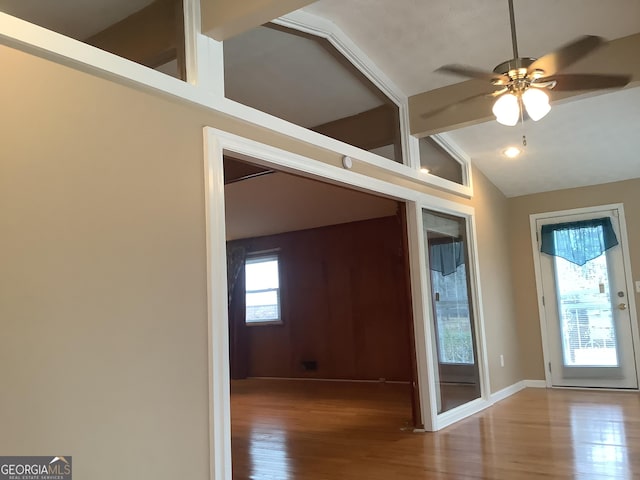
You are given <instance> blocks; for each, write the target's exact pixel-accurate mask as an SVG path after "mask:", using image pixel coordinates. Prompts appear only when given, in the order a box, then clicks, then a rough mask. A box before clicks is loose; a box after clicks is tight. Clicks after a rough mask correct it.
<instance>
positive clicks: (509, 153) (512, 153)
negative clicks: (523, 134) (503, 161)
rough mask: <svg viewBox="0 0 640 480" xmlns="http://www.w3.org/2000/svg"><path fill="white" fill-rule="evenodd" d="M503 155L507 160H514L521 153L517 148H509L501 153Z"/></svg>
mask: <svg viewBox="0 0 640 480" xmlns="http://www.w3.org/2000/svg"><path fill="white" fill-rule="evenodd" d="M502 153H503V155H504V156H505V157H508V158H516V157H517V156H518V155H520V154H521V153H522V150H520V149H519V148H518V147H509V148H507V149H505V150H503V151H502Z"/></svg>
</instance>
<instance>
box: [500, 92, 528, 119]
mask: <svg viewBox="0 0 640 480" xmlns="http://www.w3.org/2000/svg"><path fill="white" fill-rule="evenodd" d="M492 111H493V114H494V115H495V116H496V120H497V121H498V123H501V124H502V125H507V126H509V127H513V126H514V125H515V124H517V123H518V118H519V117H520V105H518V98H517V97H516V96H515V95H513V94H512V93H507V94H505V95H501V96H500V97H499V98H498V100H496V103H494V104H493V109H492ZM527 111H528V110H527Z"/></svg>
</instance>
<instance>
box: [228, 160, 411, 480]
mask: <svg viewBox="0 0 640 480" xmlns="http://www.w3.org/2000/svg"><path fill="white" fill-rule="evenodd" d="M247 160H248V159H246V158H245V159H238V158H233V157H232V156H230V155H227V156H225V157H224V160H223V164H224V178H225V223H226V236H227V266H228V280H227V283H228V288H229V314H228V318H229V358H230V370H231V371H230V376H231V379H232V380H231V388H230V391H231V414H232V415H231V418H232V424H231V432H232V445H233V449H232V454H233V459H234V461H235V462H237V463H238V464H240V465H242V466H243V467H242V468H246V466H247V464H251V465H254V467H255V465H257V464H260V461H259V459H256V458H253V456H255V451H254V450H255V448H253V447H252V445H255V444H256V441H257V440H256V438H258V437H259V438H261V439H262V440H261V442H262V443H261V444H265V442H264V439H265V438H271V435H272V434H273V431H272V430H273V428H272V427H273V426H266V425H265V421H264V418H262V417H261V418H262V420H259V421H258V422H257V423H258V424H257V425H253V426H249V425H247V423H246V422H247V420H248V419H249V418H253V417H254V415H256V412H257V411H258V412H259V410H260V407H259V404H261V403H262V404H264V408H265V412H266V411H267V410H269V411H270V413H269V414H268V416H269V417H270V418H271V419H273V418H274V417H277V415H276V414H275V413H274V408H275V409H276V410H277V409H278V408H280V409H283V408H285V409H286V408H296V405H297V404H305V403H309V402H311V399H310V398H307V397H306V396H305V395H306V394H307V393H309V392H310V391H313V392H314V396H313V401H314V402H318V401H319V400H318V399H322V398H324V400H320V403H321V404H322V406H323V407H322V408H323V409H325V410H326V422H327V425H329V424H331V422H332V421H333V420H334V419H335V417H339V416H340V415H342V413H343V412H341V411H339V410H342V409H344V408H348V409H350V411H351V413H350V414H349V416H348V420H349V421H351V420H353V419H354V418H358V416H359V415H363V414H365V412H372V411H375V410H376V409H379V410H380V411H383V410H384V409H385V408H390V409H391V412H392V413H390V415H389V416H388V418H389V419H395V420H394V422H395V424H394V425H393V426H392V425H389V423H388V422H389V420H388V419H387V420H384V421H383V423H384V424H385V425H386V426H387V428H392V429H394V430H398V431H399V430H401V429H406V430H409V431H412V430H413V429H414V427H417V428H422V420H421V415H420V408H419V396H418V392H417V378H416V368H415V353H414V349H415V347H414V338H413V316H412V309H411V301H410V299H411V296H410V284H409V272H408V268H409V261H408V252H407V248H408V246H407V245H408V242H407V233H406V229H407V225H406V212H405V208H404V204H403V203H402V202H398V201H396V200H394V199H390V198H385V197H382V196H378V195H372V194H370V193H364V192H360V191H356V190H354V189H349V188H345V187H342V186H336V185H331V184H328V183H326V182H321V181H319V180H315V179H309V178H305V177H301V176H297V175H293V174H291V173H286V172H283V171H279V170H277V169H273V168H266V167H264V166H261V165H257V164H253V163H251V162H248V161H247ZM274 382H275V383H274ZM365 391H366V392H365ZM275 392H279V393H278V394H276V395H274V393H275ZM365 398H366V402H365V401H364V399H365ZM403 399H404V400H403ZM278 402H282V403H281V405H280V406H279V407H278V405H277V403H278ZM256 403H257V404H258V406H256ZM274 403H275V404H276V405H274ZM346 403H348V404H349V407H345V405H346ZM267 404H268V405H267ZM314 404H315V403H314ZM331 405H334V407H335V409H336V410H334V411H333V413H332V410H331V408H332V407H330V406H331ZM376 405H377V407H376ZM390 405H393V407H390ZM316 408H318V407H316ZM402 411H404V412H405V413H404V416H402V415H403V414H402V413H401V412H402ZM354 412H357V413H355V414H354ZM239 415H241V416H242V418H239V417H238V416H239ZM354 415H355V416H354ZM343 420H345V421H343V425H342V428H344V426H345V423H347V422H346V419H343ZM370 420H372V421H380V418H378V419H377V420H375V419H374V417H371V418H370ZM298 421H299V422H304V421H305V420H304V419H299V420H298ZM315 421H317V420H315ZM270 422H271V420H270ZM267 423H268V422H267ZM287 428H289V427H287V425H286V422H285V420H283V421H282V422H280V423H279V425H278V431H280V434H281V435H285V436H286V432H283V430H286V429H287ZM270 432H271V433H270ZM279 448H282V449H284V450H285V452H287V455H291V452H288V450H287V446H286V445H285V444H282V445H281V446H280V447H279ZM293 461H294V459H290V463H291V462H293ZM265 468H266V467H265ZM269 468H270V467H269ZM254 473H256V472H254ZM238 478H239V477H238Z"/></svg>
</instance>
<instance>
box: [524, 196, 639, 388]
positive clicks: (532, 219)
mask: <svg viewBox="0 0 640 480" xmlns="http://www.w3.org/2000/svg"><path fill="white" fill-rule="evenodd" d="M615 209H617V210H618V212H619V216H618V222H619V224H620V236H621V237H622V238H620V243H621V245H622V261H623V265H624V275H625V281H626V283H627V287H628V294H627V300H628V302H629V315H630V317H631V335H632V337H633V345H634V351H635V352H634V353H635V355H634V357H635V363H636V377H637V376H638V372H639V371H640V358H639V357H640V355H638V353H637V349H638V347H639V346H640V343H639V342H640V334H639V331H638V314H637V311H636V296H635V289H634V288H633V286H634V283H633V275H632V272H631V258H630V256H629V241H628V236H627V221H626V217H625V213H624V204H622V203H612V204H608V205H596V206H593V207H583V208H574V209H570V210H559V211H554V212H543V213H533V214H531V215H529V225H530V230H531V232H530V233H531V247H532V253H533V266H534V271H535V276H536V294H537V296H538V315H539V319H540V333H541V337H542V357H543V361H544V378H545V383H546V385H547V388H551V387H552V381H551V374H550V372H549V362H550V361H551V353H550V347H549V332H548V330H547V318H546V314H545V308H544V303H543V295H544V292H543V289H542V267H541V263H540V252H539V250H538V239H537V236H536V233H537V221H538V220H540V219H546V218H553V217H562V216H567V215H580V214H585V213H595V212H598V211H602V210H615ZM631 292H634V293H633V294H631ZM639 385H640V382H639ZM625 390H628V389H625Z"/></svg>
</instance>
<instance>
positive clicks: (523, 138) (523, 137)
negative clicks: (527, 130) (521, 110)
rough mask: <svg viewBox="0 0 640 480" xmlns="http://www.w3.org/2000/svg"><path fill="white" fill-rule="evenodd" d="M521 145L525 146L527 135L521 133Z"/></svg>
mask: <svg viewBox="0 0 640 480" xmlns="http://www.w3.org/2000/svg"><path fill="white" fill-rule="evenodd" d="M522 146H523V147H526V146H527V136H526V135H522Z"/></svg>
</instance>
